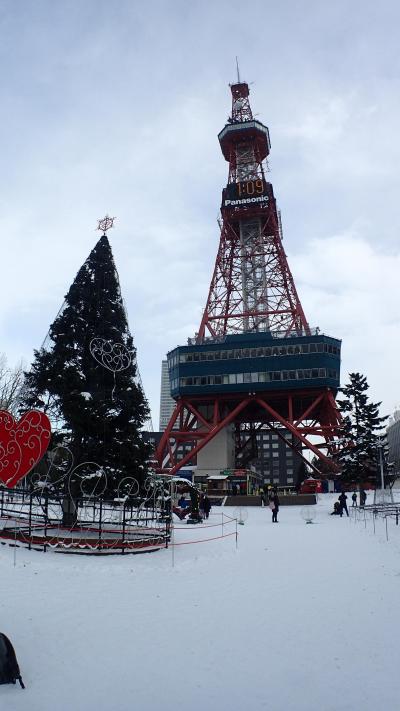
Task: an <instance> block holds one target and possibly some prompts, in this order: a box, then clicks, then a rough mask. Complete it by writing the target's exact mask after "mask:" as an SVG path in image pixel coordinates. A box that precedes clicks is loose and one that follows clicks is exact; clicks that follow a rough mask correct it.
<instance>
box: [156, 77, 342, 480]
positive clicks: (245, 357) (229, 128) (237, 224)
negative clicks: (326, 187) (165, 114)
mask: <svg viewBox="0 0 400 711" xmlns="http://www.w3.org/2000/svg"><path fill="white" fill-rule="evenodd" d="M231 93H232V112H231V116H230V117H229V119H228V122H227V124H226V125H225V126H224V128H223V130H222V131H221V132H220V134H219V136H218V138H219V142H220V146H221V150H222V153H223V156H224V158H225V160H226V161H227V162H228V163H229V171H228V181H227V184H226V186H225V188H224V189H223V191H222V204H221V218H222V220H221V236H220V242H219V248H218V253H217V258H216V262H215V267H214V272H213V275H212V279H211V284H210V289H209V293H208V298H207V302H206V306H205V309H204V312H203V316H202V319H201V323H200V327H199V331H198V333H197V334H196V336H195V338H193V339H189V342H188V345H185V346H179V347H178V348H176V349H174V350H173V351H171V352H170V353H169V354H168V367H169V375H170V383H171V395H172V397H173V398H174V399H175V400H176V407H175V410H174V413H173V414H172V417H171V420H170V422H169V424H168V426H167V428H166V430H165V432H164V435H163V437H162V439H161V441H160V444H159V446H158V449H157V454H156V456H157V459H158V462H159V469H160V471H165V472H170V473H171V474H174V473H175V472H176V471H177V470H178V469H179V468H180V467H181V466H183V465H184V464H187V463H193V462H194V461H195V459H196V456H197V455H199V453H200V452H201V451H202V450H204V448H205V447H206V446H207V447H208V451H210V452H213V451H214V452H217V449H218V447H219V452H220V451H221V448H223V447H225V448H229V447H228V444H229V443H228V442H227V441H225V440H223V435H224V432H225V433H226V432H228V429H230V432H231V433H232V432H233V430H234V431H235V438H234V439H235V441H236V450H238V449H242V450H243V448H244V447H245V446H246V443H245V442H243V436H242V433H246V432H248V431H251V432H252V433H253V434H254V432H255V431H256V430H257V429H260V428H268V429H270V430H273V431H276V432H277V434H278V435H279V436H280V437H282V438H284V437H283V436H282V432H283V431H285V432H287V433H288V434H289V436H288V437H287V438H285V441H286V442H287V444H288V445H289V446H291V447H296V448H298V446H299V443H300V444H301V447H302V448H303V449H306V448H308V449H310V450H311V451H312V452H313V453H314V454H316V455H317V456H318V457H320V458H321V459H325V460H326V461H329V459H328V457H327V456H326V452H328V453H332V452H333V451H335V449H336V448H337V442H338V434H339V432H340V427H341V417H340V413H339V412H338V409H337V407H336V403H335V395H336V391H337V389H338V387H339V371H340V345H341V344H340V341H338V340H337V339H335V338H332V337H331V336H327V335H324V334H322V333H320V331H319V329H314V330H313V329H311V328H310V326H309V324H308V322H307V319H306V317H305V314H304V311H303V308H302V305H301V303H300V299H299V296H298V294H297V290H296V287H295V283H294V280H293V276H292V273H291V271H290V268H289V265H288V261H287V258H286V254H285V251H284V249H283V245H282V230H281V223H280V216H279V213H278V211H277V207H276V201H275V197H274V193H273V188H272V185H271V183H270V182H268V181H267V180H266V158H267V156H268V154H269V151H270V140H269V132H268V128H267V127H266V126H264V125H263V124H262V123H261V122H260V121H258V120H257V119H255V118H254V116H253V114H252V111H251V107H250V103H249V87H248V85H247V84H246V83H245V82H241V81H238V82H237V83H236V84H233V85H232V86H231ZM215 438H217V440H216V441H214V443H213V444H212V445H211V441H212V440H215ZM316 438H318V440H319V442H318V441H316ZM232 441H233V440H232ZM221 443H222V444H221ZM183 444H185V447H186V450H188V449H189V451H187V452H186V454H185V456H184V457H183V459H182V460H181V461H178V457H177V451H178V448H179V445H183ZM217 445H218V446H217ZM213 448H214V449H213ZM203 454H204V452H203ZM202 456H203V455H202ZM213 456H214V455H213ZM215 456H216V455H215ZM208 466H209V465H208Z"/></svg>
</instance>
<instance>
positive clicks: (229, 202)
mask: <svg viewBox="0 0 400 711" xmlns="http://www.w3.org/2000/svg"><path fill="white" fill-rule="evenodd" d="M260 202H268V195H260V196H259V197H252V198H250V197H249V198H242V199H241V200H225V202H224V206H225V207H229V206H231V207H236V206H237V205H253V204H254V203H260Z"/></svg>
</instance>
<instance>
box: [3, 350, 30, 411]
mask: <svg viewBox="0 0 400 711" xmlns="http://www.w3.org/2000/svg"><path fill="white" fill-rule="evenodd" d="M23 383H24V364H23V362H22V360H21V361H20V362H19V363H18V364H17V365H16V366H15V367H14V368H10V366H9V365H8V363H7V358H6V356H5V355H4V353H2V354H0V410H7V411H8V412H11V414H12V415H14V416H15V415H17V413H18V405H19V399H20V395H21V390H22V386H23Z"/></svg>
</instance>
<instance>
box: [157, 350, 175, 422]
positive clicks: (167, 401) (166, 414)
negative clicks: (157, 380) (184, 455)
mask: <svg viewBox="0 0 400 711" xmlns="http://www.w3.org/2000/svg"><path fill="white" fill-rule="evenodd" d="M174 407H175V400H173V398H172V397H171V386H170V382H169V371H168V361H167V360H163V361H162V363H161V389H160V428H159V429H160V432H164V430H165V428H166V426H167V424H168V422H169V420H170V417H171V415H172V413H173V411H174Z"/></svg>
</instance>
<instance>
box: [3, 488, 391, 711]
mask: <svg viewBox="0 0 400 711" xmlns="http://www.w3.org/2000/svg"><path fill="white" fill-rule="evenodd" d="M336 498H337V496H336V495H328V494H327V495H323V496H321V497H320V501H319V503H318V505H317V516H316V519H315V524H313V525H307V524H306V523H305V522H304V520H303V518H302V516H301V508H300V507H282V508H281V510H280V512H279V524H272V523H271V512H270V510H269V508H268V507H265V508H261V507H254V508H253V507H249V508H248V509H247V511H248V518H247V520H246V523H245V525H244V526H239V527H238V530H239V541H238V548H237V549H236V546H235V536H229V537H226V538H224V539H220V540H213V541H209V542H206V543H197V544H193V545H177V546H176V547H175V548H174V566H172V561H173V558H172V549H171V548H169V549H168V550H162V551H160V552H156V553H151V554H147V555H136V556H129V555H127V556H115V557H108V558H101V557H100V558H93V557H84V556H82V557H76V556H75V557H74V556H67V555H59V554H55V553H45V554H43V553H39V552H35V551H27V550H25V549H21V548H18V549H17V550H16V565H15V566H14V550H13V549H12V548H9V547H7V546H1V547H0V590H1V597H0V630H1V631H3V632H5V633H6V634H7V635H8V636H9V637H10V639H11V641H12V642H13V643H14V645H15V648H16V652H17V657H18V660H19V663H20V667H21V672H22V676H23V679H24V682H25V685H26V689H25V691H23V690H21V689H20V688H19V687H18V686H16V687H13V686H0V709H2V710H3V709H4V711H54V709H57V711H67V709H71V708H72V709H76V711H81V710H82V711H110V709H112V711H132V709H140V711H172V710H176V709H180V708H182V707H184V708H187V709H190V711H200V710H201V711H204V709H207V710H208V711H216V710H217V709H230V710H231V711H237V710H239V709H240V710H241V709H246V710H248V711H258V710H259V709H260V710H262V709H270V710H271V711H354V710H356V709H362V710H363V711H376V709H377V708H381V709H390V710H391V709H394V708H397V695H398V694H397V679H398V654H397V646H398V643H397V639H396V637H397V634H396V631H397V621H398V612H397V610H398V599H399V592H400V558H399V552H400V526H398V527H396V526H395V523H394V521H389V541H387V540H386V535H385V524H384V522H383V521H382V520H380V519H379V520H377V522H376V533H375V535H374V532H373V527H372V523H368V524H367V525H366V526H365V525H364V523H363V522H362V521H358V522H357V523H355V522H354V521H353V519H352V518H350V519H347V518H345V517H344V518H340V517H338V516H330V515H329V513H330V511H331V510H332V507H333V501H334V500H335V499H336ZM221 511H222V509H219V508H217V507H214V508H213V510H212V515H211V516H210V519H209V522H208V523H209V524H212V525H214V527H211V526H210V527H209V528H207V527H205V526H203V525H201V526H193V527H192V526H186V525H185V524H183V523H181V522H177V524H176V525H177V528H176V530H175V534H174V536H175V542H176V543H179V544H181V543H185V542H187V541H189V540H200V539H204V538H208V537H210V538H211V537H214V536H218V535H221V532H222V527H221ZM223 511H224V512H225V513H226V514H228V513H231V512H232V509H228V508H227V507H225V508H224V509H223ZM232 530H234V528H233V525H232V524H227V523H225V525H224V533H225V534H227V533H230V532H232Z"/></svg>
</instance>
